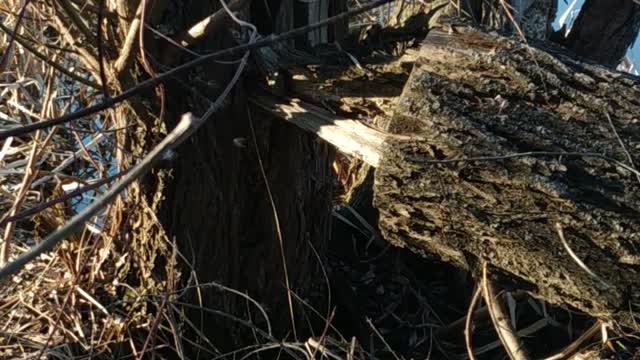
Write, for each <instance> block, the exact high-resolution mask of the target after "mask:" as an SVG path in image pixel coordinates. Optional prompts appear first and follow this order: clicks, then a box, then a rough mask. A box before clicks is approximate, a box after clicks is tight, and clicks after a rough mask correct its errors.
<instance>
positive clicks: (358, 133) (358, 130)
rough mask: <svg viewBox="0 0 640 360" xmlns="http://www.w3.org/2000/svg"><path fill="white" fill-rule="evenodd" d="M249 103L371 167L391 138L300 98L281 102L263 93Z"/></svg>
mask: <svg viewBox="0 0 640 360" xmlns="http://www.w3.org/2000/svg"><path fill="white" fill-rule="evenodd" d="M250 101H251V102H252V103H253V104H254V105H256V106H258V107H260V108H261V109H263V110H266V111H268V112H270V113H271V114H273V115H276V116H278V117H279V118H281V119H283V120H286V121H288V122H291V123H292V124H294V125H296V126H298V127H300V128H302V129H304V130H306V131H308V132H311V133H315V134H317V135H318V137H320V138H321V139H323V140H325V141H326V142H328V143H330V144H333V145H334V146H335V147H336V149H337V150H339V151H341V152H342V153H344V154H347V155H351V156H355V157H356V158H358V159H360V160H362V161H364V162H366V163H367V164H369V165H372V166H377V165H378V164H379V162H380V149H381V148H382V146H383V144H384V142H385V140H386V138H387V137H388V136H389V135H386V134H384V133H382V132H380V131H378V130H376V129H373V128H371V127H368V126H366V125H364V124H363V123H361V122H359V121H355V120H351V119H347V118H343V117H340V116H336V115H333V114H331V113H329V112H328V111H326V110H323V109H321V108H318V107H317V106H314V105H311V104H308V103H305V102H303V101H300V100H298V99H287V100H281V99H278V98H276V97H274V96H269V95H266V94H264V95H261V96H256V97H253V98H251V100H250Z"/></svg>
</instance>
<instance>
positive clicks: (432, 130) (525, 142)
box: [374, 28, 640, 325]
mask: <svg viewBox="0 0 640 360" xmlns="http://www.w3.org/2000/svg"><path fill="white" fill-rule="evenodd" d="M547 50H548V51H547V52H545V51H542V50H538V49H534V48H529V47H526V46H525V45H522V44H519V43H517V42H514V41H512V40H508V39H505V38H501V37H499V36H497V35H488V34H484V33H482V32H479V31H474V30H469V29H459V28H458V29H455V31H453V32H452V33H451V34H445V33H443V32H437V31H434V32H432V33H431V34H429V36H428V37H427V39H426V40H425V43H424V45H423V47H422V49H421V53H422V56H421V58H420V59H419V60H418V61H417V63H416V65H415V66H414V70H413V73H412V75H411V77H410V79H409V81H408V82H407V84H406V85H405V88H404V92H403V95H402V96H401V98H400V99H399V101H398V103H397V105H396V108H395V116H394V118H393V119H392V121H391V124H390V128H389V131H391V132H394V133H396V134H405V135H412V136H415V137H416V139H414V140H412V141H404V140H396V139H391V138H390V139H389V141H388V142H387V144H386V146H385V148H384V156H383V157H382V159H381V163H380V165H379V167H378V168H377V169H376V173H375V184H374V192H375V195H374V206H375V207H376V208H377V209H378V210H379V212H380V220H379V225H380V229H381V231H382V233H383V236H384V237H385V238H386V239H387V240H388V241H390V242H392V243H393V244H396V245H398V246H404V247H408V248H410V249H412V250H413V251H416V252H418V253H421V254H429V255H431V256H433V255H435V256H437V257H439V258H440V259H442V260H445V261H449V262H452V263H454V264H456V265H458V266H460V267H462V268H467V269H472V268H474V267H475V266H476V265H475V262H476V260H477V259H481V260H484V261H486V262H487V263H489V264H491V266H493V267H494V268H495V269H497V270H498V271H499V272H501V273H503V274H506V275H508V277H509V278H511V280H514V281H515V283H516V284H517V286H518V287H522V288H525V289H527V290H529V291H530V292H531V293H533V294H534V295H536V296H538V297H540V298H543V299H545V300H547V301H549V302H551V303H563V304H568V305H571V306H573V307H575V308H577V309H580V310H582V311H584V312H586V313H588V314H590V315H593V316H596V317H599V318H605V319H612V318H613V319H616V320H619V321H621V322H622V323H625V324H628V325H632V323H633V316H632V315H633V312H634V311H636V310H637V309H638V308H640V292H639V291H638V287H639V285H640V277H639V276H638V275H639V274H638V270H639V269H640V222H639V221H638V219H639V218H640V217H639V215H640V195H638V190H640V184H639V181H638V179H637V178H636V177H635V176H634V175H633V174H632V172H630V171H628V169H624V167H621V166H618V165H616V164H615V163H612V162H610V161H606V160H603V159H602V158H594V157H583V156H522V157H512V158H508V159H504V160H482V161H458V162H448V163H436V162H435V161H437V160H443V159H461V158H476V157H487V156H489V157H500V156H502V155H507V154H515V153H524V152H556V153H557V152H570V153H596V154H602V155H605V156H608V157H611V158H614V159H616V160H617V161H620V162H624V163H627V164H628V163H629V157H630V158H631V159H632V160H633V162H634V163H636V164H637V163H638V162H639V161H640V158H639V156H638V152H637V151H638V148H639V147H640V132H638V130H637V122H638V116H639V115H638V114H640V102H638V100H637V99H638V96H639V95H640V83H639V82H638V79H637V78H633V77H630V76H627V75H625V74H621V73H615V72H611V71H608V70H606V69H604V68H601V67H597V66H591V65H586V64H582V63H579V62H576V61H573V60H571V59H570V58H568V57H565V56H563V55H562V54H560V53H559V52H555V51H554V50H551V49H547ZM550 52H552V53H554V52H555V56H554V55H551V54H550ZM609 119H611V121H609ZM614 129H615V130H614ZM616 133H617V134H618V135H619V138H620V139H621V142H622V144H624V148H623V146H622V144H621V142H620V140H619V139H618V136H617V135H616ZM417 138H420V139H417ZM556 224H559V226H560V227H561V228H562V229H563V233H564V238H565V239H566V242H567V245H568V246H569V247H570V248H571V250H572V251H573V252H574V253H575V255H576V256H577V257H578V258H579V259H580V260H581V261H582V262H583V263H584V264H585V265H586V266H587V267H588V268H589V269H590V270H591V271H592V272H593V273H594V274H596V275H597V277H595V276H591V275H589V273H588V272H587V271H585V270H584V269H583V268H581V267H580V266H579V265H578V264H577V263H576V261H575V260H574V259H572V257H571V256H570V255H569V253H568V251H567V250H566V249H565V247H564V245H563V243H562V241H561V239H560V238H559V234H558V231H557V228H556Z"/></svg>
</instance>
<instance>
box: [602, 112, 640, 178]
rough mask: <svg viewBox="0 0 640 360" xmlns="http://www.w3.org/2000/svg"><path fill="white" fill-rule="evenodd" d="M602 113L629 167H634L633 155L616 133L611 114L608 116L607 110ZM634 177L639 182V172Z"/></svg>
mask: <svg viewBox="0 0 640 360" xmlns="http://www.w3.org/2000/svg"><path fill="white" fill-rule="evenodd" d="M604 114H605V115H606V116H607V120H609V126H611V130H612V131H613V134H614V135H615V136H616V139H617V140H618V144H620V147H621V148H622V151H623V152H624V154H625V155H626V156H627V160H629V165H631V167H633V168H634V169H635V168H636V165H635V164H634V162H633V157H631V154H630V153H629V150H627V147H626V146H625V145H624V141H622V138H621V137H620V135H619V134H618V130H616V126H615V125H614V124H613V120H611V116H609V113H608V112H605V113H604ZM636 178H637V179H638V182H640V174H638V173H636Z"/></svg>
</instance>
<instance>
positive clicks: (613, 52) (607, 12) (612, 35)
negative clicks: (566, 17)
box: [558, 0, 640, 67]
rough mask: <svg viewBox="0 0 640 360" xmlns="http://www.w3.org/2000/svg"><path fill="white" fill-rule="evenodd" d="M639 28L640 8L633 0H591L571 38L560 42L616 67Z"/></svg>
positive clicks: (578, 52) (579, 53) (590, 57)
mask: <svg viewBox="0 0 640 360" xmlns="http://www.w3.org/2000/svg"><path fill="white" fill-rule="evenodd" d="M639 28H640V5H638V4H637V3H635V2H634V1H633V0H587V1H586V2H585V3H584V5H583V7H582V10H581V11H580V14H579V15H578V18H577V19H576V21H575V23H574V25H573V27H572V29H571V32H570V33H569V36H568V37H567V38H566V39H560V40H559V41H558V42H559V43H561V44H563V45H565V46H566V47H568V48H569V49H571V50H573V51H574V52H575V53H576V54H578V55H580V56H583V57H585V58H587V59H589V60H591V61H595V62H597V63H599V64H603V65H607V66H611V67H616V66H617V65H618V64H619V63H620V61H621V60H622V58H623V57H624V55H625V54H626V52H627V49H628V48H629V46H631V44H633V42H634V41H635V39H636V36H637V34H638V29H639Z"/></svg>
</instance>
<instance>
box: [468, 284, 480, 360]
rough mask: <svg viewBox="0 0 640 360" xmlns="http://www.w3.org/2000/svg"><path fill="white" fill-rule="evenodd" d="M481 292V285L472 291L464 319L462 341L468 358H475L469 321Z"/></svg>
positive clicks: (471, 318)
mask: <svg viewBox="0 0 640 360" xmlns="http://www.w3.org/2000/svg"><path fill="white" fill-rule="evenodd" d="M481 294H482V287H481V286H478V288H477V289H476V291H475V292H474V293H473V297H472V298H471V303H470V304H469V310H467V316H466V317H465V320H464V343H465V345H466V347H467V355H469V360H475V356H474V355H473V346H472V341H471V334H472V331H473V329H472V327H471V321H472V320H473V313H474V311H475V308H476V304H477V303H478V300H479V299H480V295H481Z"/></svg>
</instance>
